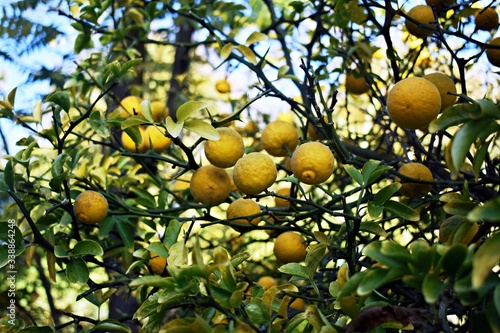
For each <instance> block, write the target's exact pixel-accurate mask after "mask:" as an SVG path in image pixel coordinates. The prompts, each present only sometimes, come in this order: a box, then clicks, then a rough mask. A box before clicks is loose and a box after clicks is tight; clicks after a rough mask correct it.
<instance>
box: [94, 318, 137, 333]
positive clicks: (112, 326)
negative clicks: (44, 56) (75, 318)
mask: <svg viewBox="0 0 500 333" xmlns="http://www.w3.org/2000/svg"><path fill="white" fill-rule="evenodd" d="M95 331H99V332H110V331H112V332H118V333H130V332H132V330H131V329H130V327H128V326H127V325H125V324H123V323H120V322H119V321H118V320H115V319H106V320H103V321H101V322H99V324H97V325H95V326H94V327H93V328H92V329H91V330H90V331H89V332H95Z"/></svg>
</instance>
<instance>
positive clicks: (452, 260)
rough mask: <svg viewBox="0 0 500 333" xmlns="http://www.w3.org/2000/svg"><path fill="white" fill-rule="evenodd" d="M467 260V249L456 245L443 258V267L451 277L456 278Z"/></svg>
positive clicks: (461, 245)
mask: <svg viewBox="0 0 500 333" xmlns="http://www.w3.org/2000/svg"><path fill="white" fill-rule="evenodd" d="M466 258H467V247H466V246H465V245H463V244H455V245H453V246H452V247H450V249H449V250H448V251H446V253H445V254H444V256H443V257H442V258H441V261H442V264H441V266H442V267H443V269H444V270H445V271H447V272H448V273H449V274H450V275H452V276H454V275H455V274H456V273H457V272H458V271H459V270H460V267H461V266H462V264H463V262H464V261H465V259H466ZM438 266H439V265H438Z"/></svg>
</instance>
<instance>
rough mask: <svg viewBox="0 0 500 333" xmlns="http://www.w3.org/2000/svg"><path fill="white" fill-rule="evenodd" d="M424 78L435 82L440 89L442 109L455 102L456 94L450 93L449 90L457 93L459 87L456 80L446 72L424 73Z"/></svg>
mask: <svg viewBox="0 0 500 333" xmlns="http://www.w3.org/2000/svg"><path fill="white" fill-rule="evenodd" d="M423 78H424V79H427V80H429V81H431V82H432V83H434V85H435V86H436V88H438V90H439V95H441V111H443V110H444V109H446V108H447V107H448V106H451V105H453V104H455V101H456V100H457V96H456V95H450V94H448V92H450V93H453V94H456V93H457V87H456V86H455V82H453V80H452V79H451V78H450V77H449V76H448V75H446V74H443V73H431V74H427V75H424V77H423Z"/></svg>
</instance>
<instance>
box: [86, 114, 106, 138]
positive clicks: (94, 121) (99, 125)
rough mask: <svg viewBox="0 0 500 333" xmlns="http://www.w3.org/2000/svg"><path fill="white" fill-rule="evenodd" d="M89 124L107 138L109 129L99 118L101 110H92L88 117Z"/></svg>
mask: <svg viewBox="0 0 500 333" xmlns="http://www.w3.org/2000/svg"><path fill="white" fill-rule="evenodd" d="M89 124H90V126H91V127H92V128H93V129H94V131H96V133H98V134H99V135H101V136H102V137H103V138H108V137H109V135H110V131H109V128H108V126H106V123H105V122H104V121H103V120H102V119H101V112H99V111H93V112H92V113H91V114H90V117H89Z"/></svg>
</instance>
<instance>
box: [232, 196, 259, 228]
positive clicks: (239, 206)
mask: <svg viewBox="0 0 500 333" xmlns="http://www.w3.org/2000/svg"><path fill="white" fill-rule="evenodd" d="M260 212H262V210H261V209H260V207H259V205H258V204H257V203H256V202H255V201H253V200H252V199H244V198H239V199H236V200H235V201H233V202H231V204H230V205H229V207H227V211H226V218H227V219H228V220H230V222H231V223H235V224H240V225H251V224H252V225H256V224H257V223H259V222H260V216H257V217H254V218H252V219H251V220H250V221H249V220H248V218H247V217H248V216H252V215H255V214H259V213H260ZM235 229H236V230H238V228H237V227H236V228H235ZM238 231H239V230H238Z"/></svg>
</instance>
